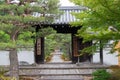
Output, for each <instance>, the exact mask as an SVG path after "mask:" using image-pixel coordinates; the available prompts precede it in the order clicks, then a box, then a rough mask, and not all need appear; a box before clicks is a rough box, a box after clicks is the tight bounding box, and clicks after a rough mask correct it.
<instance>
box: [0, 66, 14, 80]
mask: <svg viewBox="0 0 120 80" xmlns="http://www.w3.org/2000/svg"><path fill="white" fill-rule="evenodd" d="M6 72H8V71H7V70H5V69H4V68H3V67H0V80H16V79H15V78H11V77H6V76H4V74H5V73H6Z"/></svg>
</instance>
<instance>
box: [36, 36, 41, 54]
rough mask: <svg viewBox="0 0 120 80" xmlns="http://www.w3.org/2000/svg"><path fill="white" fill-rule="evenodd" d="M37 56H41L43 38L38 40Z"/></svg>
mask: <svg viewBox="0 0 120 80" xmlns="http://www.w3.org/2000/svg"><path fill="white" fill-rule="evenodd" d="M37 55H41V38H39V39H37Z"/></svg>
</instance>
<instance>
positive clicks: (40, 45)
mask: <svg viewBox="0 0 120 80" xmlns="http://www.w3.org/2000/svg"><path fill="white" fill-rule="evenodd" d="M44 59H45V56H44V38H38V39H36V44H35V62H36V63H37V64H40V63H44Z"/></svg>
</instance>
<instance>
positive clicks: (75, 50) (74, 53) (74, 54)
mask: <svg viewBox="0 0 120 80" xmlns="http://www.w3.org/2000/svg"><path fill="white" fill-rule="evenodd" d="M78 51H79V48H78V38H77V37H76V36H75V35H74V34H72V62H73V63H76V62H77V60H78V55H79V53H78Z"/></svg>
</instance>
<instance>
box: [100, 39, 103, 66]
mask: <svg viewBox="0 0 120 80" xmlns="http://www.w3.org/2000/svg"><path fill="white" fill-rule="evenodd" d="M100 63H101V64H103V46H102V41H101V40H100Z"/></svg>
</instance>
